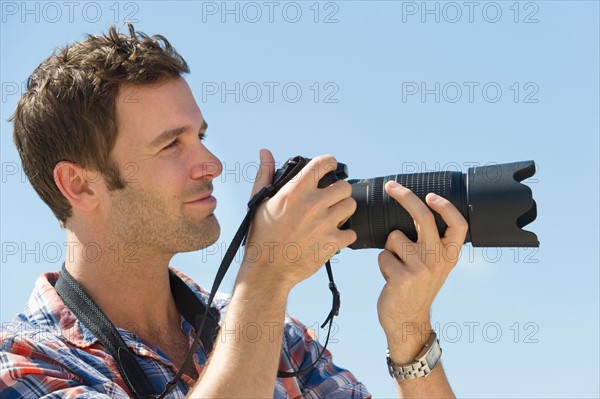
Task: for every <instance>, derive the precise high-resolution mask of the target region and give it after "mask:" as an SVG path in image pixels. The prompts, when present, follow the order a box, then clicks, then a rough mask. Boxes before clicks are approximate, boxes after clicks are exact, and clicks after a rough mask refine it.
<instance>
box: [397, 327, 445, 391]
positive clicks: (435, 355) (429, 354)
mask: <svg viewBox="0 0 600 399" xmlns="http://www.w3.org/2000/svg"><path fill="white" fill-rule="evenodd" d="M440 357H442V348H440V342H439V341H438V339H437V335H436V334H435V331H432V332H431V335H430V336H429V340H427V343H426V344H425V346H424V347H423V349H422V350H421V353H419V355H418V356H417V358H416V359H415V362H414V363H411V364H406V365H402V366H401V365H398V364H394V362H392V358H391V357H390V351H389V350H388V351H387V364H388V370H389V372H390V375H391V376H392V377H393V378H396V379H397V380H413V379H415V378H418V377H427V376H428V375H429V374H431V373H432V371H433V369H434V368H435V366H436V365H437V364H438V363H439V361H440Z"/></svg>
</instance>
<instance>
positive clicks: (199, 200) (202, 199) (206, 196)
mask: <svg viewBox="0 0 600 399" xmlns="http://www.w3.org/2000/svg"><path fill="white" fill-rule="evenodd" d="M211 194H212V190H210V191H207V192H205V193H203V194H201V195H199V196H197V197H196V198H193V199H192V200H190V201H186V202H184V204H194V205H195V204H205V203H206V204H208V203H214V202H216V201H217V200H216V198H215V197H213V196H212V195H211Z"/></svg>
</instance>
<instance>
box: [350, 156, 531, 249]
mask: <svg viewBox="0 0 600 399" xmlns="http://www.w3.org/2000/svg"><path fill="white" fill-rule="evenodd" d="M340 168H343V169H344V170H345V165H343V164H342V166H341V167H340V166H338V169H340ZM534 174H535V163H534V161H523V162H514V163H506V164H496V165H487V166H480V167H472V168H469V169H468V171H467V173H461V172H454V171H443V172H425V173H410V174H400V175H390V176H384V177H375V178H372V179H361V180H348V182H349V183H350V184H351V185H352V197H353V198H354V199H355V200H356V202H357V208H356V211H355V212H354V214H353V215H352V217H351V218H350V219H349V220H348V221H347V222H346V223H345V224H344V225H343V226H342V227H341V228H342V229H352V230H354V231H355V232H356V234H357V240H356V241H355V242H354V243H353V244H351V245H350V248H352V249H362V248H384V246H385V242H386V240H387V236H388V235H389V233H390V232H392V231H394V230H400V231H402V232H403V233H404V234H406V236H407V237H408V238H409V239H411V240H413V241H416V240H417V231H416V228H415V225H414V222H413V218H412V217H411V216H410V214H409V213H408V212H407V211H406V210H405V209H404V208H403V207H401V206H400V205H399V204H398V202H397V201H396V200H394V199H393V198H391V197H390V196H389V195H388V194H387V192H386V191H385V189H384V186H385V184H386V183H387V182H388V181H390V180H395V181H396V182H398V183H400V184H402V185H403V186H405V187H407V188H409V189H410V190H412V191H413V192H414V193H415V194H416V195H417V196H418V197H419V198H420V199H421V200H422V201H423V202H425V196H426V195H427V194H428V193H435V194H438V195H440V196H442V197H444V198H446V199H447V200H449V201H450V202H451V203H452V204H453V205H454V206H455V207H456V208H457V209H458V210H459V211H460V213H461V214H462V215H463V217H464V218H465V219H466V221H467V222H468V225H469V231H468V233H467V236H466V239H465V243H467V242H471V244H472V245H473V246H474V247H538V246H539V241H538V239H537V236H536V235H535V234H534V233H532V232H530V231H526V230H523V227H524V226H526V225H527V224H529V223H531V222H532V221H533V220H535V218H536V216H537V209H536V203H535V201H534V200H533V198H532V192H531V189H530V188H529V187H528V186H526V185H524V184H522V183H521V181H523V180H525V179H527V178H529V177H531V176H533V175H534ZM432 212H433V214H434V216H435V223H436V225H437V228H438V231H439V233H440V236H443V235H444V232H445V231H446V228H447V227H448V226H447V225H446V223H445V222H444V220H443V219H442V217H441V216H440V215H439V214H438V213H437V212H435V211H433V210H432Z"/></svg>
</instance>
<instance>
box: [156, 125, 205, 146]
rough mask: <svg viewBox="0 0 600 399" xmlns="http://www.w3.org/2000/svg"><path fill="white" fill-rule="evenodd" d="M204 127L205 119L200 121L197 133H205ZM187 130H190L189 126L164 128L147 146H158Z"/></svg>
mask: <svg viewBox="0 0 600 399" xmlns="http://www.w3.org/2000/svg"><path fill="white" fill-rule="evenodd" d="M206 129H208V123H206V121H202V125H200V130H199V131H198V134H204V133H206ZM188 130H190V127H189V126H180V127H176V128H175V129H169V130H165V131H164V132H162V133H161V134H159V135H158V136H157V137H155V138H154V140H152V141H151V142H150V144H149V145H148V146H149V147H150V148H156V147H159V146H160V145H161V144H163V143H166V142H167V141H170V140H172V139H174V138H176V137H178V136H179V135H181V134H183V133H185V132H186V131H188Z"/></svg>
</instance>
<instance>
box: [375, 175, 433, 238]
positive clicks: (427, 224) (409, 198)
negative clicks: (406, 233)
mask: <svg viewBox="0 0 600 399" xmlns="http://www.w3.org/2000/svg"><path fill="white" fill-rule="evenodd" d="M385 190H386V191H387V193H388V194H389V195H390V196H391V197H392V198H394V199H395V200H396V201H398V203H399V204H400V205H401V206H402V207H403V208H404V209H406V211H407V212H408V213H409V214H410V216H412V218H413V220H414V222H415V227H416V229H417V242H426V243H428V244H434V243H436V242H439V241H440V233H439V231H438V229H437V226H436V224H435V218H434V216H433V213H431V211H430V210H429V208H427V205H425V203H424V202H423V201H421V199H420V198H419V197H417V196H416V194H415V193H413V192H412V191H411V190H409V189H408V188H406V187H404V186H403V185H401V184H399V183H397V182H395V181H393V180H390V181H389V182H387V183H386V185H385Z"/></svg>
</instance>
